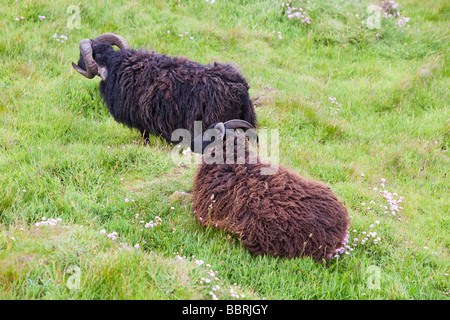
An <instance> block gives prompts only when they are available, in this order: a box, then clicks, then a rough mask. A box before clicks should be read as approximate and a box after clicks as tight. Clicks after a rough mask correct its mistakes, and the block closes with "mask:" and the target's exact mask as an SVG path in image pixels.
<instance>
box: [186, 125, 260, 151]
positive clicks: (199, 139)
mask: <svg viewBox="0 0 450 320" xmlns="http://www.w3.org/2000/svg"><path fill="white" fill-rule="evenodd" d="M210 129H215V130H219V131H220V133H219V135H218V141H222V140H224V139H225V135H226V131H227V130H235V129H243V130H245V131H246V130H249V129H253V130H254V129H255V127H254V126H252V125H251V124H250V123H248V122H247V121H245V120H239V119H234V120H229V121H226V122H218V123H215V124H213V125H211V126H210V127H209V128H208V129H207V130H210ZM255 136H256V141H258V136H257V135H256V133H255ZM215 144H216V141H205V140H204V136H203V135H199V136H197V137H195V138H194V139H192V140H191V146H190V147H191V150H192V151H194V152H196V153H203V152H204V151H205V149H206V148H207V147H211V146H213V145H215ZM196 146H197V147H196ZM198 146H201V147H202V148H201V150H200V149H199V147H198ZM200 151H201V152H200Z"/></svg>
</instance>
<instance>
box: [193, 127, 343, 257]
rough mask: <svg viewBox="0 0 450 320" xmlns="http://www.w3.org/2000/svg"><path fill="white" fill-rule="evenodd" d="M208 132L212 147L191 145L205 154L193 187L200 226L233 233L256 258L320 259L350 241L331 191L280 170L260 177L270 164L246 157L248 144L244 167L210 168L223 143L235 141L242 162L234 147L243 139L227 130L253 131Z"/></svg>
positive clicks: (199, 141)
mask: <svg viewBox="0 0 450 320" xmlns="http://www.w3.org/2000/svg"><path fill="white" fill-rule="evenodd" d="M210 128H211V129H212V128H213V129H214V130H215V131H216V134H215V135H214V136H215V137H216V139H215V140H214V143H211V142H210V141H205V140H204V138H202V136H199V137H196V139H193V140H192V142H191V149H192V150H195V147H194V144H195V143H197V144H198V145H201V146H202V147H201V152H202V153H203V152H204V151H205V150H206V153H204V154H203V157H202V164H200V166H199V168H198V169H197V171H196V174H195V178H194V188H193V210H194V212H195V215H196V217H197V219H198V222H199V223H200V225H202V226H206V225H209V226H212V227H215V228H218V229H224V230H226V231H229V232H232V233H234V234H235V235H236V236H238V237H239V238H240V240H241V241H242V244H243V245H244V247H245V248H247V249H248V250H249V251H250V252H251V253H253V254H255V255H260V254H267V255H271V256H283V257H288V258H294V257H300V256H311V257H313V258H314V259H316V260H321V259H323V258H331V257H332V256H333V255H335V254H336V252H338V253H339V250H342V246H344V245H345V244H346V241H347V239H348V232H347V229H348V225H349V217H348V213H347V210H346V208H345V207H344V206H343V205H342V204H341V203H340V202H339V200H338V198H337V197H336V195H335V194H334V193H333V191H332V190H331V189H330V188H329V187H327V186H326V185H324V184H322V183H319V182H316V181H311V180H308V179H305V178H303V177H301V176H300V175H298V174H297V173H295V172H293V171H292V170H290V169H288V168H285V167H281V166H280V167H279V168H278V171H277V172H275V173H274V174H270V175H262V174H261V169H262V168H264V167H265V168H268V167H270V164H265V163H264V164H263V163H261V161H260V159H259V158H257V157H253V158H250V157H249V155H250V154H251V152H250V151H249V148H248V143H247V142H244V143H245V148H244V150H245V152H244V153H245V163H243V164H226V163H223V164H216V163H211V159H212V158H215V157H216V156H217V154H216V152H217V150H219V148H223V154H222V157H223V159H226V152H227V150H226V139H225V138H227V139H230V138H232V139H233V144H234V153H235V160H236V163H242V162H243V160H244V159H243V154H244V153H242V152H241V153H238V150H241V149H238V146H241V145H242V144H240V143H238V141H242V140H244V141H246V139H245V138H243V139H241V140H238V137H239V136H240V137H241V138H242V136H243V134H242V133H236V132H234V134H231V135H230V133H231V132H233V131H230V130H229V129H237V128H242V129H244V130H248V131H247V132H249V131H253V132H255V131H254V130H253V126H251V125H250V124H249V123H247V122H245V121H243V120H231V121H227V122H225V123H219V124H215V125H212V126H211V127H210ZM247 132H246V134H245V135H247ZM220 140H223V142H222V143H220V142H221V141H220ZM213 145H215V147H214V148H212V147H211V146H213ZM199 149H200V148H199ZM196 152H199V150H196ZM218 154H220V152H219V153H218ZM236 155H237V157H236ZM208 159H209V160H208ZM250 159H256V161H253V162H251V161H250ZM239 160H241V161H242V162H239ZM222 162H225V161H222ZM208 163H209V164H208Z"/></svg>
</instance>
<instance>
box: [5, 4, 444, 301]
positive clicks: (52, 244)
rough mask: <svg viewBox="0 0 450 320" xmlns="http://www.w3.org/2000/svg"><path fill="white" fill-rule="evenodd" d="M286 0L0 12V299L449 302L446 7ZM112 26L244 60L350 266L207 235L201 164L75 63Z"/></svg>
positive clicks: (164, 44)
mask: <svg viewBox="0 0 450 320" xmlns="http://www.w3.org/2000/svg"><path fill="white" fill-rule="evenodd" d="M211 2H213V3H211ZM282 2H283V1H270V0H266V1H262V0H261V1H223V0H217V1H215V2H214V1H205V0H198V1H185V0H181V1H176V0H172V1H152V2H148V1H137V0H136V1H130V2H128V1H95V2H94V1H92V2H87V1H84V2H76V3H72V2H70V1H51V2H49V1H42V0H38V1H31V0H24V1H22V0H19V1H4V0H0V3H1V5H0V19H1V21H2V23H1V25H0V31H1V33H0V300H1V299H215V298H217V299H290V300H291V299H292V300H296V299H433V300H437V299H449V296H450V293H449V290H450V279H449V276H448V274H450V259H449V248H450V217H449V215H450V197H449V194H450V192H449V191H450V190H449V168H450V163H449V159H450V155H449V151H448V147H449V140H450V120H449V119H450V115H449V107H448V106H449V103H448V101H449V98H450V97H449V88H450V81H449V71H448V68H447V65H448V62H449V61H448V60H449V56H448V50H449V21H450V5H449V2H448V1H446V0H435V1H431V0H428V1H419V0H401V2H400V6H399V9H398V10H399V12H400V16H396V17H389V15H388V16H387V17H385V16H384V14H381V13H380V14H379V13H378V12H377V11H371V8H372V7H371V6H370V4H371V3H370V1H365V0H347V1H344V0H341V1H338V0H337V1H327V0H311V1H308V2H310V3H306V2H307V1H306V0H304V1H302V2H299V1H295V2H293V3H291V5H290V8H291V12H290V13H289V12H287V11H288V10H287V7H286V6H285V5H282ZM71 5H75V9H72V8H70V6H71ZM299 6H301V7H302V9H303V10H304V12H306V15H307V16H308V19H307V20H306V21H305V18H302V19H297V17H296V16H295V15H294V16H293V17H291V19H290V18H289V16H288V15H289V14H292V15H293V14H295V12H297V11H298V10H295V9H292V8H293V7H296V8H298V7H299ZM307 7H308V8H307ZM378 14H379V16H378ZM44 17H45V18H44ZM303 17H304V16H303ZM377 17H379V21H377V19H374V18H377ZM407 18H409V19H407ZM302 20H304V21H303V22H302ZM308 22H310V23H308ZM78 27H79V29H78ZM104 32H115V33H118V34H120V35H122V36H123V37H124V38H125V39H127V41H128V42H129V44H130V45H131V46H132V47H135V48H148V49H151V50H155V51H157V52H160V53H165V54H168V55H179V56H184V57H188V58H190V59H192V60H196V61H199V62H201V63H211V62H213V61H218V62H229V63H232V64H234V65H236V66H237V67H238V68H239V70H240V71H241V72H242V74H243V75H244V76H245V77H246V78H247V80H248V82H249V83H250V86H251V91H250V93H251V96H252V99H253V100H254V101H255V104H256V106H257V114H258V119H259V122H260V127H261V128H270V129H277V130H279V132H280V149H279V152H280V164H281V165H284V166H288V167H290V168H292V169H294V170H295V171H296V172H298V173H299V174H301V175H303V176H305V177H308V178H311V179H314V180H317V181H321V182H324V183H326V184H327V185H329V186H330V187H331V188H332V189H333V190H334V191H335V192H336V193H337V194H338V195H339V197H340V199H341V200H342V201H343V203H344V204H345V205H346V207H347V208H348V211H349V214H350V215H351V217H352V219H351V227H350V229H349V231H350V243H351V244H352V245H351V246H350V247H349V248H347V250H346V253H344V254H343V255H342V256H341V257H339V258H338V259H333V260H330V261H328V262H326V263H319V262H314V261H313V260H311V259H309V258H301V259H292V260H289V259H282V258H272V257H267V256H257V257H255V256H252V255H251V254H249V253H248V252H247V251H246V249H245V248H243V247H242V246H241V245H240V243H239V240H238V239H237V238H236V237H234V236H231V235H229V234H227V233H226V232H222V231H217V230H214V229H209V228H201V227H200V226H199V225H198V224H197V222H196V220H195V217H194V214H193V212H192V209H191V202H192V199H191V195H190V191H191V189H192V178H193V174H194V172H195V169H196V166H195V165H182V166H180V165H178V164H177V163H173V161H172V160H171V157H170V151H171V150H172V146H170V145H168V144H166V143H164V142H163V141H162V140H160V139H158V138H156V137H152V138H151V141H150V144H149V145H143V144H142V141H141V137H140V134H139V133H138V132H136V131H132V130H130V129H128V128H125V127H124V126H122V125H121V124H118V123H116V122H115V121H114V120H113V118H112V117H111V115H110V114H109V112H108V110H107V108H106V106H105V105H104V104H103V102H102V101H101V98H100V96H99V92H98V84H99V79H98V78H96V79H95V80H88V79H85V78H83V77H81V76H80V75H79V74H78V73H76V72H75V71H74V70H73V69H72V67H71V65H70V63H71V62H72V61H77V60H78V57H79V50H78V43H79V41H80V40H81V39H83V38H93V37H95V36H97V35H99V34H101V33H104ZM385 190H386V191H385ZM383 191H385V192H384V193H383ZM150 221H153V222H154V226H153V227H146V224H148V223H149V222H150ZM147 226H148V225H147ZM374 232H375V233H376V234H375V233H374ZM374 240H375V241H374Z"/></svg>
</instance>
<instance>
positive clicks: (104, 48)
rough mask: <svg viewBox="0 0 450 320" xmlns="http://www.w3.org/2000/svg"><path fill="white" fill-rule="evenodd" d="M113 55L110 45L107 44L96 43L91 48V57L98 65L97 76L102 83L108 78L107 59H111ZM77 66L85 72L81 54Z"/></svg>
mask: <svg viewBox="0 0 450 320" xmlns="http://www.w3.org/2000/svg"><path fill="white" fill-rule="evenodd" d="M113 53H114V49H113V47H112V45H110V44H108V43H97V44H94V45H93V46H92V57H93V58H94V60H95V62H96V63H97V65H98V75H99V76H100V78H102V80H103V81H105V80H106V78H107V76H108V70H107V63H108V57H111V55H112V54H113ZM78 66H79V67H80V68H81V69H83V70H85V71H86V64H85V62H84V60H83V58H82V56H81V53H80V59H78Z"/></svg>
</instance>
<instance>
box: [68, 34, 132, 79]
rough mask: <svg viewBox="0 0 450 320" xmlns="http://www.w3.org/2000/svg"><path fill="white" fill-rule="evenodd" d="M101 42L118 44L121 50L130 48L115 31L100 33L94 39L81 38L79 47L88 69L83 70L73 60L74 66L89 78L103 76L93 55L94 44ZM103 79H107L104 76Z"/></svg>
mask: <svg viewBox="0 0 450 320" xmlns="http://www.w3.org/2000/svg"><path fill="white" fill-rule="evenodd" d="M100 42H106V43H109V44H111V45H116V46H117V47H119V49H120V50H126V49H130V47H129V46H128V43H127V41H126V40H125V39H124V38H122V37H121V36H119V35H117V34H115V33H104V34H101V35H99V36H98V37H97V38H95V39H94V40H91V39H83V40H81V41H80V45H79V48H80V54H81V57H82V58H83V61H84V64H85V65H86V70H83V69H82V68H80V67H79V66H77V65H76V64H75V63H74V62H72V67H73V68H74V69H75V70H76V71H77V72H78V73H80V74H81V75H82V76H84V77H86V78H88V79H92V78H94V77H95V76H97V75H99V76H101V73H100V72H99V68H98V66H97V62H95V60H94V57H93V56H92V44H94V43H100ZM102 79H103V80H105V79H104V77H102Z"/></svg>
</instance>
